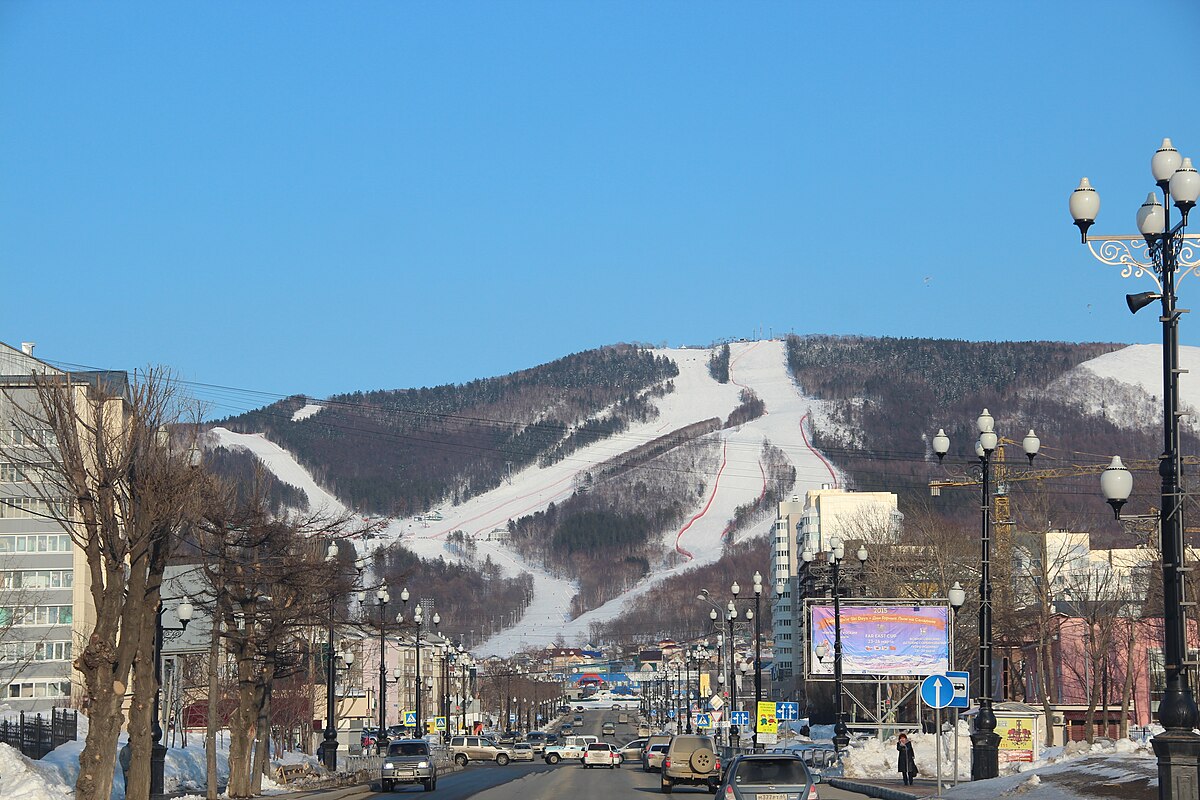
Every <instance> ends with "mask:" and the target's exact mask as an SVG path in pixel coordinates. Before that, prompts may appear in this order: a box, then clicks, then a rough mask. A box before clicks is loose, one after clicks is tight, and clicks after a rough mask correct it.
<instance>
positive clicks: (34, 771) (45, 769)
mask: <svg viewBox="0 0 1200 800" xmlns="http://www.w3.org/2000/svg"><path fill="white" fill-rule="evenodd" d="M78 763H79V762H78V760H76V764H78ZM74 796H75V785H74V782H71V783H69V784H68V783H64V782H63V779H62V776H61V775H60V774H59V771H58V770H57V769H56V768H55V766H54V765H52V764H42V763H40V762H38V761H34V760H33V759H31V758H26V757H25V756H24V755H22V754H21V751H19V750H17V749H15V748H13V747H9V746H8V745H6V744H0V797H3V798H4V800H57V799H58V798H62V800H69V799H70V798H71V797H74ZM124 796H125V785H124V783H122V785H121V797H124ZM113 797H114V798H116V791H115V787H114V792H113Z"/></svg>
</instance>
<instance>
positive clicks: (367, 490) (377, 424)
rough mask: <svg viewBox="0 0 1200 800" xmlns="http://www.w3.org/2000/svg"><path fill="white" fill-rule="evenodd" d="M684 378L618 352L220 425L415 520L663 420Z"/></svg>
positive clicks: (369, 505)
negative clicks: (308, 412) (660, 414)
mask: <svg viewBox="0 0 1200 800" xmlns="http://www.w3.org/2000/svg"><path fill="white" fill-rule="evenodd" d="M677 374H678V369H677V367H676V366H675V363H674V362H673V361H671V360H670V359H667V358H662V357H657V356H655V355H654V354H653V353H651V352H650V351H648V350H643V349H641V348H638V347H634V346H630V345H616V346H612V347H604V348H601V349H598V350H589V351H587V352H583V353H577V354H575V355H571V356H567V357H566V358H561V359H558V360H557V361H553V362H551V363H549V364H545V365H542V366H540V367H535V368H532V369H528V370H523V371H521V372H516V373H513V374H511V375H505V376H503V377H499V378H487V379H483V380H476V381H471V382H470V383H467V384H462V385H448V386H437V387H433V388H423V389H401V390H386V391H385V390H378V391H369V392H354V393H351V394H344V395H337V396H334V397H331V398H329V399H328V400H326V401H323V403H322V405H323V406H324V410H322V411H321V412H320V413H319V414H316V415H314V416H311V417H308V418H306V419H303V420H301V421H298V422H294V421H292V414H293V413H294V412H295V411H296V410H297V409H299V408H300V407H301V406H303V405H304V403H305V399H304V398H302V397H294V398H288V399H287V400H283V401H280V402H278V403H275V404H273V405H271V406H267V407H266V408H262V409H259V410H256V411H251V412H249V413H246V414H242V415H239V416H236V417H232V418H229V419H227V420H223V421H220V422H218V423H215V424H222V425H224V426H225V427H227V428H230V429H231V430H235V431H240V432H252V433H256V432H261V433H264V434H266V435H267V437H268V438H269V439H271V440H272V441H274V442H276V443H277V444H279V445H281V446H282V447H284V448H285V449H287V450H288V451H290V452H291V453H293V454H294V455H295V456H296V458H297V460H298V461H299V462H300V463H301V464H302V465H303V466H304V467H305V468H306V469H308V470H309V472H310V473H311V474H312V475H313V477H314V478H315V479H316V480H317V481H318V482H319V483H321V484H322V485H323V486H325V487H326V488H327V489H329V490H330V491H331V492H332V493H333V494H335V495H336V496H337V497H338V499H340V500H341V501H342V502H343V503H345V504H346V505H347V506H349V507H351V508H354V509H357V510H359V511H362V512H365V513H375V514H387V515H390V516H407V515H410V514H414V513H418V512H421V511H425V510H427V509H429V508H431V507H433V506H436V505H438V504H440V503H444V502H448V503H457V502H460V501H461V500H464V499H466V498H469V497H471V496H473V495H475V494H478V493H480V492H484V491H487V490H488V489H491V488H493V487H495V486H497V485H498V484H499V483H500V481H501V480H503V478H504V476H505V475H506V474H507V473H508V472H509V471H515V470H518V469H520V468H522V467H525V466H527V465H529V464H533V463H538V462H541V463H543V464H544V463H550V462H553V461H556V460H559V459H562V458H564V457H566V456H567V455H569V454H570V453H571V452H573V451H574V450H575V449H577V448H579V447H582V446H584V445H586V444H588V443H590V442H594V441H597V440H599V439H603V438H605V437H608V436H611V435H613V434H614V433H617V432H620V431H623V430H624V429H625V428H626V427H627V426H628V425H629V424H630V422H635V421H644V420H647V419H653V418H654V416H655V415H656V414H657V411H656V409H655V407H654V405H653V398H654V397H656V396H661V395H663V394H665V393H667V392H670V391H671V390H672V388H673V387H672V384H671V378H673V377H675V375H677Z"/></svg>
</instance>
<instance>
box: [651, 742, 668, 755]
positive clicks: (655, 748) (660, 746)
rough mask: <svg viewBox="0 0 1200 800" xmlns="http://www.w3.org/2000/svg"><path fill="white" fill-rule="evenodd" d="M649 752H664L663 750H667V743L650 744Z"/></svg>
mask: <svg viewBox="0 0 1200 800" xmlns="http://www.w3.org/2000/svg"><path fill="white" fill-rule="evenodd" d="M650 752H651V753H665V752H667V745H665V744H654V745H650Z"/></svg>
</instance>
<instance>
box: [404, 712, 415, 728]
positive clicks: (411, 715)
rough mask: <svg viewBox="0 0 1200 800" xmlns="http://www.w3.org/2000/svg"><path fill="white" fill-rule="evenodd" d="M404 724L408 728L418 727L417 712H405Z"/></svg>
mask: <svg viewBox="0 0 1200 800" xmlns="http://www.w3.org/2000/svg"><path fill="white" fill-rule="evenodd" d="M404 724H405V725H406V726H408V727H409V728H415V727H417V712H415V711H405V712H404Z"/></svg>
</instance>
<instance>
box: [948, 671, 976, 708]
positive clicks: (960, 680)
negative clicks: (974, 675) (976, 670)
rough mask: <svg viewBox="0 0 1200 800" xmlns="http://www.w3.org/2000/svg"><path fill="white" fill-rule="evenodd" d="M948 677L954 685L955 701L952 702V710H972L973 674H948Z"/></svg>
mask: <svg viewBox="0 0 1200 800" xmlns="http://www.w3.org/2000/svg"><path fill="white" fill-rule="evenodd" d="M946 677H947V678H949V679H950V683H952V684H954V699H953V700H951V701H950V708H970V707H971V673H969V672H947V673H946Z"/></svg>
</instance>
